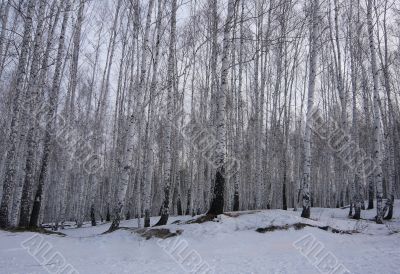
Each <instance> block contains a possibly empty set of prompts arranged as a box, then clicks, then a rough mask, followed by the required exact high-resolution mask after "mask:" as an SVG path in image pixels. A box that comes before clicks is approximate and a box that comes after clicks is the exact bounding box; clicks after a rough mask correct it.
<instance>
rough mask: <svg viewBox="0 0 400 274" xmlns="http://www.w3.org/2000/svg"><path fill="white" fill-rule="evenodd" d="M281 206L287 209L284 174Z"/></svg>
mask: <svg viewBox="0 0 400 274" xmlns="http://www.w3.org/2000/svg"><path fill="white" fill-rule="evenodd" d="M282 206H283V210H287V200H286V175H285V177H284V179H283V187H282Z"/></svg>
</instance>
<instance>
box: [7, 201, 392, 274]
mask: <svg viewBox="0 0 400 274" xmlns="http://www.w3.org/2000/svg"><path fill="white" fill-rule="evenodd" d="M399 211H400V203H399V201H397V204H396V209H395V219H394V220H393V221H391V222H390V225H376V224H374V223H373V222H370V221H359V222H356V221H354V220H350V219H347V217H346V215H347V213H348V210H347V209H346V210H342V209H318V208H314V209H313V211H312V217H314V219H315V220H317V221H311V220H304V219H302V218H300V217H298V216H299V214H300V212H293V211H282V210H269V211H261V212H257V213H254V214H247V215H242V216H239V217H228V216H222V217H221V218H220V221H219V222H207V223H203V224H186V225H176V224H175V225H171V224H170V225H168V226H167V227H168V228H170V229H171V230H175V229H182V230H183V233H182V235H181V236H179V237H178V238H176V237H175V238H169V239H167V240H157V239H150V240H144V239H143V238H141V237H139V236H137V235H136V234H133V233H132V232H130V231H123V230H120V231H117V232H114V233H112V234H107V235H99V234H100V233H102V232H103V231H105V230H106V229H107V228H108V226H109V224H103V225H99V226H97V227H95V228H92V227H84V228H80V229H65V230H63V232H64V233H66V234H67V236H66V237H60V236H54V235H40V237H38V238H37V239H43V242H42V244H43V243H50V246H51V250H50V251H49V254H54V253H55V252H57V251H58V252H60V254H61V255H62V256H63V258H65V261H66V262H67V263H69V264H71V265H72V266H73V267H74V268H75V269H76V270H77V271H78V272H79V273H187V271H185V269H186V270H191V269H192V268H193V267H194V266H195V265H200V261H198V262H197V261H196V262H190V260H189V258H193V259H194V260H198V259H201V260H202V261H201V263H203V269H204V270H205V269H206V268H207V267H208V266H209V267H210V268H211V269H213V270H215V273H320V271H319V270H323V267H324V263H325V264H327V262H326V261H325V262H324V261H322V262H321V263H320V265H319V266H318V265H316V262H315V261H314V260H315V259H314V258H315V257H318V258H319V259H321V258H323V257H324V256H326V255H327V254H329V256H331V257H332V256H333V257H332V258H334V260H337V261H336V262H335V263H333V264H336V265H337V266H339V265H342V266H343V267H345V268H347V269H348V270H349V271H350V272H351V273H382V274H391V273H400V233H391V232H393V231H395V230H400V217H399ZM373 215H374V211H363V218H366V219H368V218H371V217H372V216H373ZM178 219H179V220H185V219H186V220H187V219H190V218H189V217H173V218H171V220H170V222H173V221H175V220H178ZM156 220H157V218H153V219H152V222H155V221H156ZM299 221H302V222H308V223H310V224H321V225H330V226H332V227H337V228H341V229H345V230H353V229H357V230H359V231H360V233H357V234H353V235H344V234H335V233H331V232H326V231H323V230H321V229H318V228H314V227H306V228H304V229H301V230H294V229H289V230H282V231H274V232H267V233H258V232H255V229H256V228H259V227H265V226H267V225H270V224H272V223H273V224H274V225H284V224H293V223H296V222H299ZM135 225H136V221H135V220H130V221H124V222H122V226H126V227H134V226H135ZM310 234H311V236H309V237H312V239H313V245H315V244H316V243H320V244H321V248H320V250H321V252H320V254H317V255H315V254H316V253H318V252H314V253H315V254H311V255H309V256H308V258H306V257H304V256H303V255H302V253H301V252H300V250H299V249H298V248H296V247H295V246H294V243H295V242H296V241H298V240H299V239H301V238H302V237H305V236H307V235H310ZM34 235H35V233H10V232H4V231H0V273H47V272H46V270H45V268H44V267H43V266H41V265H40V262H41V259H40V258H41V257H40V256H41V255H43V254H39V255H36V259H39V262H38V261H36V259H35V256H31V255H29V253H28V249H26V248H24V247H23V246H26V244H23V245H21V243H22V242H24V241H25V240H27V239H29V238H30V237H32V236H34ZM36 235H38V234H36ZM305 239H307V238H305ZM308 239H310V238H308ZM300 243H301V242H300ZM174 244H178V246H179V247H185V245H187V246H186V247H185V248H183V249H182V250H183V251H182V252H181V254H179V252H175V253H174V252H173V248H172V246H174ZM296 246H299V242H298V243H297V244H296ZM176 250H179V248H177V249H176ZM316 250H317V249H316ZM39 253H40V252H39ZM42 253H45V252H42ZM311 253H313V252H311ZM188 254H190V256H189V257H186V260H183V263H182V262H181V263H180V262H179V260H180V258H184V257H185V256H186V255H188ZM314 255H315V256H314ZM313 256H314V257H313ZM42 257H44V258H45V259H46V260H47V259H48V257H49V255H48V254H47V255H44V256H42ZM309 259H310V260H311V261H309ZM52 262H53V261H52V260H50V261H48V262H46V264H47V265H46V266H47V267H53V266H54V264H52ZM328 263H329V262H328ZM325 267H327V268H326V269H329V264H328V266H326V265H325ZM209 273H211V272H209ZM334 273H337V274H339V273H345V272H343V271H342V272H340V269H338V270H337V271H336V272H334Z"/></svg>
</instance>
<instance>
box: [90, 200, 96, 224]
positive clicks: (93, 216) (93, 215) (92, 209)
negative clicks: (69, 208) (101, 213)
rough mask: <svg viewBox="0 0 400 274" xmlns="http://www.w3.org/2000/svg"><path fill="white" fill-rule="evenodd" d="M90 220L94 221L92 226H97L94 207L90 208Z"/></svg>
mask: <svg viewBox="0 0 400 274" xmlns="http://www.w3.org/2000/svg"><path fill="white" fill-rule="evenodd" d="M90 220H91V221H92V226H96V214H95V213H94V205H92V206H91V207H90Z"/></svg>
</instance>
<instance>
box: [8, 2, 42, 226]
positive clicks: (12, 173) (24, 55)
mask: <svg viewBox="0 0 400 274" xmlns="http://www.w3.org/2000/svg"><path fill="white" fill-rule="evenodd" d="M34 12H35V1H34V0H30V1H29V2H28V8H27V14H26V17H25V26H24V33H23V39H22V42H21V52H20V55H19V59H18V68H17V73H16V79H17V80H16V86H15V92H14V99H13V107H12V118H11V130H10V135H9V140H8V144H9V145H8V147H9V149H8V151H7V157H6V160H5V177H4V181H3V194H2V199H1V205H0V227H2V228H6V227H8V226H9V225H10V223H9V221H10V220H9V210H10V208H9V207H10V202H11V199H12V191H13V189H14V185H15V182H16V168H17V159H16V156H17V149H18V141H19V128H20V121H19V120H20V111H21V102H22V99H23V98H22V96H23V94H24V90H23V89H24V80H25V76H26V65H27V63H28V52H29V44H30V38H31V35H32V25H33V22H32V21H33V15H34Z"/></svg>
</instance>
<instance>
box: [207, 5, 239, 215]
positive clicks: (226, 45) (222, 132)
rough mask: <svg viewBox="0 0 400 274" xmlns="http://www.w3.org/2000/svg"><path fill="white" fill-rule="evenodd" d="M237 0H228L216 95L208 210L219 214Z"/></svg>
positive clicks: (222, 200)
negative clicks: (212, 175)
mask: <svg viewBox="0 0 400 274" xmlns="http://www.w3.org/2000/svg"><path fill="white" fill-rule="evenodd" d="M234 6H235V1H234V0H229V2H228V13H227V16H226V20H225V26H224V37H223V42H222V65H221V86H220V89H219V90H218V92H217V95H216V104H217V106H216V113H215V115H216V122H215V126H216V134H217V136H216V139H217V144H216V149H215V159H216V160H215V167H216V170H215V171H214V172H215V175H214V178H215V180H214V181H215V186H214V191H213V194H214V195H213V197H212V201H211V205H210V209H209V210H208V212H207V214H208V215H218V214H221V213H223V210H224V188H225V180H226V175H232V174H226V170H225V154H226V148H225V145H226V120H225V119H226V117H225V116H226V115H225V106H226V94H227V93H228V70H229V54H230V46H231V41H230V37H231V35H230V32H231V22H232V18H233V17H232V14H233V11H234Z"/></svg>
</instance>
